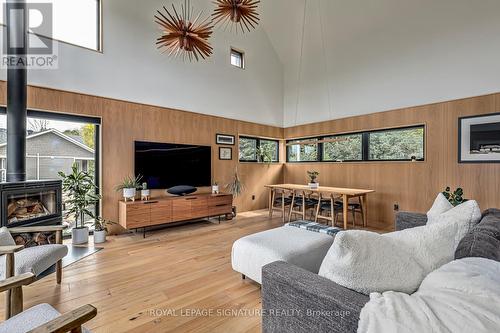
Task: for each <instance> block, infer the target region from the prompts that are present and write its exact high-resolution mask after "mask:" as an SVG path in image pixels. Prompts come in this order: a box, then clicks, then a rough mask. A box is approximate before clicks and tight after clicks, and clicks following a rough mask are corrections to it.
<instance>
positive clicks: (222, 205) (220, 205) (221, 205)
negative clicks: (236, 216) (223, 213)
mask: <svg viewBox="0 0 500 333" xmlns="http://www.w3.org/2000/svg"><path fill="white" fill-rule="evenodd" d="M224 206H227V205H226V204H219V205H216V206H215V207H224Z"/></svg>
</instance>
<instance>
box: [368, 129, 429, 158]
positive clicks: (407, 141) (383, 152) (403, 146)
mask: <svg viewBox="0 0 500 333" xmlns="http://www.w3.org/2000/svg"><path fill="white" fill-rule="evenodd" d="M369 146H370V152H369V157H370V160H406V159H411V157H412V156H415V157H416V159H417V160H418V159H423V158H424V129H423V128H410V129H403V130H391V131H384V132H375V133H370V145H369Z"/></svg>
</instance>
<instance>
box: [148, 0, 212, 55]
mask: <svg viewBox="0 0 500 333" xmlns="http://www.w3.org/2000/svg"><path fill="white" fill-rule="evenodd" d="M163 10H164V13H162V12H161V11H159V10H158V14H157V15H155V19H156V20H155V22H156V23H158V24H159V25H160V26H161V28H162V35H161V36H160V37H159V38H158V39H157V41H156V45H157V46H158V49H163V50H164V53H166V52H168V55H169V56H174V57H179V56H180V57H182V58H183V59H186V58H187V59H189V60H190V61H192V60H196V61H198V60H199V58H200V57H201V58H202V59H206V58H208V57H210V55H212V51H213V48H212V46H211V45H210V43H209V42H208V39H209V38H210V36H211V35H212V32H213V25H212V20H211V19H210V17H207V18H205V19H202V18H201V16H202V14H203V12H200V13H199V14H198V15H196V16H193V11H194V9H193V8H191V6H190V1H189V0H185V1H184V5H181V12H180V13H178V12H177V10H176V9H175V6H174V5H173V4H172V12H169V11H168V9H167V8H165V6H163ZM192 17H194V19H193V20H192Z"/></svg>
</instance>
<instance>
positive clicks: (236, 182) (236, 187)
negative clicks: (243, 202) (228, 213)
mask: <svg viewBox="0 0 500 333" xmlns="http://www.w3.org/2000/svg"><path fill="white" fill-rule="evenodd" d="M226 190H227V191H228V192H229V193H231V194H232V195H233V197H235V198H236V197H238V196H239V195H241V193H242V192H243V191H244V190H245V185H243V183H242V182H241V179H240V176H239V174H238V167H236V168H235V169H234V175H233V178H232V179H231V181H230V182H229V183H228V184H227V185H226ZM236 213H237V212H236V206H233V216H236Z"/></svg>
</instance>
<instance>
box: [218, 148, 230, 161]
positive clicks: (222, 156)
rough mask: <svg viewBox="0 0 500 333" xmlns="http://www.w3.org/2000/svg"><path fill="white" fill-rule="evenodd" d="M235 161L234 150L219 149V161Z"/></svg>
mask: <svg viewBox="0 0 500 333" xmlns="http://www.w3.org/2000/svg"><path fill="white" fill-rule="evenodd" d="M232 159H233V148H230V147H219V160H221V161H231V160H232Z"/></svg>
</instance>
